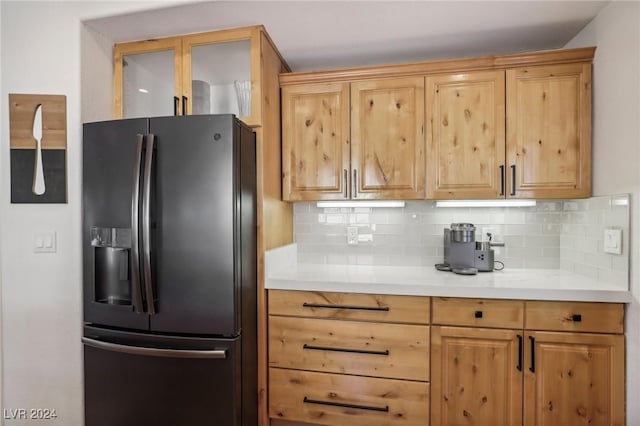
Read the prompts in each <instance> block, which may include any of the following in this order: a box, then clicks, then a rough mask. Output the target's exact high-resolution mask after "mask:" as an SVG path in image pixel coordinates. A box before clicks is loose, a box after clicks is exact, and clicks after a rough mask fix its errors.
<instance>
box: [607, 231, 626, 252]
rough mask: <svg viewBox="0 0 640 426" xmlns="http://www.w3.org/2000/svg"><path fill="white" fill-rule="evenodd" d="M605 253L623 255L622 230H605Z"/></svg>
mask: <svg viewBox="0 0 640 426" xmlns="http://www.w3.org/2000/svg"><path fill="white" fill-rule="evenodd" d="M604 252H605V253H612V254H622V229H619V228H607V229H605V230H604Z"/></svg>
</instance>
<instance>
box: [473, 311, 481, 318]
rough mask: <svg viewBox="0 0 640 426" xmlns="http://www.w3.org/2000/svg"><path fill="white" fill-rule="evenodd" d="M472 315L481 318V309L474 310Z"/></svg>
mask: <svg viewBox="0 0 640 426" xmlns="http://www.w3.org/2000/svg"><path fill="white" fill-rule="evenodd" d="M474 315H475V317H476V318H482V311H476V312H475V314H474Z"/></svg>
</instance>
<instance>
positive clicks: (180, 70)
mask: <svg viewBox="0 0 640 426" xmlns="http://www.w3.org/2000/svg"><path fill="white" fill-rule="evenodd" d="M263 36H264V37H263ZM265 42H266V43H265ZM268 43H270V39H269V38H268V36H267V35H266V31H265V30H264V28H263V27H262V26H252V27H245V28H234V29H229V30H220V31H212V32H207V33H200V34H192V35H186V36H181V37H169V38H165V39H157V40H148V41H139V42H130V43H122V44H116V46H115V56H114V64H115V74H114V75H115V78H114V80H115V81H114V84H115V88H114V91H115V96H114V99H115V111H114V113H115V114H114V115H115V117H116V118H133V117H149V116H158V115H165V116H166V115H191V114H235V115H236V116H238V117H239V118H240V119H241V120H242V121H243V122H245V123H246V124H248V125H250V126H260V125H261V124H262V112H263V111H262V110H263V108H262V104H261V101H262V97H263V94H262V91H263V85H264V82H263V81H262V79H263V76H264V73H263V70H262V68H263V66H264V64H263V61H262V54H263V50H264V49H267V48H268V46H267V44H268Z"/></svg>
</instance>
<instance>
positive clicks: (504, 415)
mask: <svg viewBox="0 0 640 426" xmlns="http://www.w3.org/2000/svg"><path fill="white" fill-rule="evenodd" d="M522 338H523V333H522V332H517V331H516V330H501V329H486V328H470V327H435V326H434V327H432V329H431V360H432V361H431V371H432V373H431V391H432V394H431V424H432V425H447V426H453V425H477V426H487V425H491V426H512V425H517V424H520V423H521V422H522V356H521V354H522Z"/></svg>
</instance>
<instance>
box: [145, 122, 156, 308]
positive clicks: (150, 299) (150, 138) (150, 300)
mask: <svg viewBox="0 0 640 426" xmlns="http://www.w3.org/2000/svg"><path fill="white" fill-rule="evenodd" d="M146 139H147V147H146V153H145V159H144V181H143V184H142V263H143V270H144V284H145V293H146V297H147V312H148V313H149V314H150V315H153V314H155V313H156V307H155V297H154V294H153V277H152V276H151V169H152V166H153V146H154V144H155V135H154V134H153V133H149V134H148V135H147V138H146Z"/></svg>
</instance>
